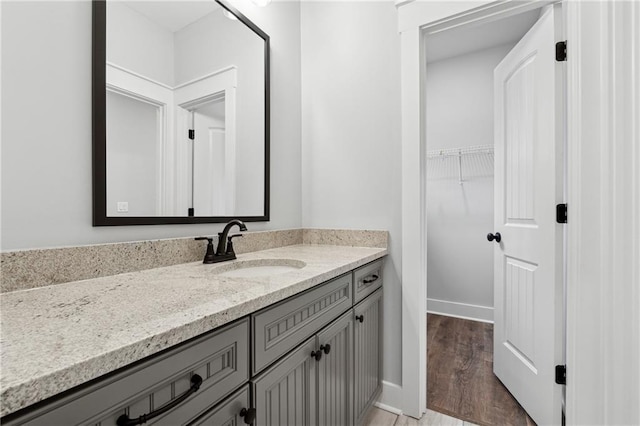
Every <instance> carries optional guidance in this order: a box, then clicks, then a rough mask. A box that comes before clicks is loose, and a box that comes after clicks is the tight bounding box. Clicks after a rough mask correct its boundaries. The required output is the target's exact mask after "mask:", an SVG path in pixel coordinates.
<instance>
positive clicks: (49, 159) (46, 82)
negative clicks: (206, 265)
mask: <svg viewBox="0 0 640 426" xmlns="http://www.w3.org/2000/svg"><path fill="white" fill-rule="evenodd" d="M233 3H235V4H237V7H239V8H240V10H241V11H242V12H243V13H245V14H246V15H247V16H248V17H249V18H250V19H252V20H253V21H254V22H255V23H256V24H257V25H258V26H259V27H261V28H262V29H263V30H264V31H265V32H267V33H268V34H269V35H270V36H271V59H272V62H271V89H272V98H271V117H272V118H271V137H272V138H271V140H272V143H271V221H270V222H267V223H250V224H248V228H249V229H250V230H264V229H282V228H295V227H300V226H301V192H300V191H301V184H300V180H301V165H300V155H301V146H300V135H301V127H300V122H301V118H300V99H301V95H300V90H301V89H300V88H301V83H300V5H299V3H297V2H274V3H273V4H271V5H270V6H269V7H266V8H258V7H255V6H253V5H252V4H251V2H244V1H240V0H236V1H234V2H233ZM0 7H1V8H2V11H1V19H2V21H1V24H2V25H1V26H2V28H1V31H2V33H1V35H2V70H1V71H2V73H1V74H2V124H3V125H2V195H1V197H2V214H1V216H2V217H1V222H2V241H1V249H2V250H4V251H7V250H15V249H29V248H45V247H59V246H72V245H82V244H95V243H104V242H117V241H136V240H146V239H157V238H172V237H186V236H196V235H213V234H215V233H216V232H218V231H220V230H221V229H222V226H223V225H222V224H201V225H166V226H164V225H163V226H160V225H158V226H126V227H98V228H94V227H92V225H91V220H92V219H91V218H92V215H91V208H92V204H91V203H92V202H91V200H92V186H91V179H92V174H91V3H90V2H87V1H71V2H62V1H61V2H57V1H46V2H11V1H2V2H0Z"/></svg>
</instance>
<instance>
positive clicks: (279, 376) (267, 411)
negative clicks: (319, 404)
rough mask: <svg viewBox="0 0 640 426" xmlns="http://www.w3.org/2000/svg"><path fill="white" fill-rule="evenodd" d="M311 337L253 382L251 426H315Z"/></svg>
mask: <svg viewBox="0 0 640 426" xmlns="http://www.w3.org/2000/svg"><path fill="white" fill-rule="evenodd" d="M315 339H316V338H315V337H312V338H310V339H309V340H307V341H306V342H304V343H303V344H302V345H301V346H300V347H299V348H298V349H296V350H294V351H293V352H292V353H291V354H289V355H288V356H286V357H285V358H284V359H282V360H281V361H279V362H278V363H277V364H276V365H274V366H273V367H271V368H269V369H268V370H267V371H265V372H264V373H262V374H261V375H260V376H259V377H258V378H257V379H254V380H253V397H254V406H255V408H256V412H257V413H256V421H255V423H254V424H255V426H286V425H291V426H306V425H309V426H314V425H315V424H316V415H317V414H316V386H317V382H316V368H317V367H316V364H317V361H316V360H315V359H314V358H312V357H311V352H314V351H315V348H316V341H315Z"/></svg>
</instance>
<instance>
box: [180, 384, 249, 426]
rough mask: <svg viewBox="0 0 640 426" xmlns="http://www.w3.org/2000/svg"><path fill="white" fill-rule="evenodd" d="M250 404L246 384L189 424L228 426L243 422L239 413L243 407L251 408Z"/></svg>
mask: <svg viewBox="0 0 640 426" xmlns="http://www.w3.org/2000/svg"><path fill="white" fill-rule="evenodd" d="M250 404H251V401H250V399H249V385H246V386H244V387H243V388H242V389H240V390H239V391H238V392H236V393H234V394H233V395H231V396H230V397H229V398H227V399H226V400H224V401H223V402H221V403H220V404H219V405H218V406H217V407H215V408H214V409H213V410H211V411H210V412H208V413H207V414H205V415H204V416H202V417H201V418H199V419H198V420H196V421H195V422H194V423H191V424H190V425H189V426H221V425H225V426H227V425H229V426H230V425H242V424H245V418H244V417H242V416H241V415H240V414H241V413H242V410H243V409H245V410H249V409H250V408H251V405H250Z"/></svg>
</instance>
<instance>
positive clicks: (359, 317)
mask: <svg viewBox="0 0 640 426" xmlns="http://www.w3.org/2000/svg"><path fill="white" fill-rule="evenodd" d="M356 320H358V322H364V315H356Z"/></svg>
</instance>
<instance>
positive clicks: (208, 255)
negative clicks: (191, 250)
mask: <svg viewBox="0 0 640 426" xmlns="http://www.w3.org/2000/svg"><path fill="white" fill-rule="evenodd" d="M195 239H196V240H207V241H208V243H207V253H206V254H205V255H204V260H203V261H202V263H214V262H213V260H214V256H215V253H214V252H213V237H196V238H195Z"/></svg>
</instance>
